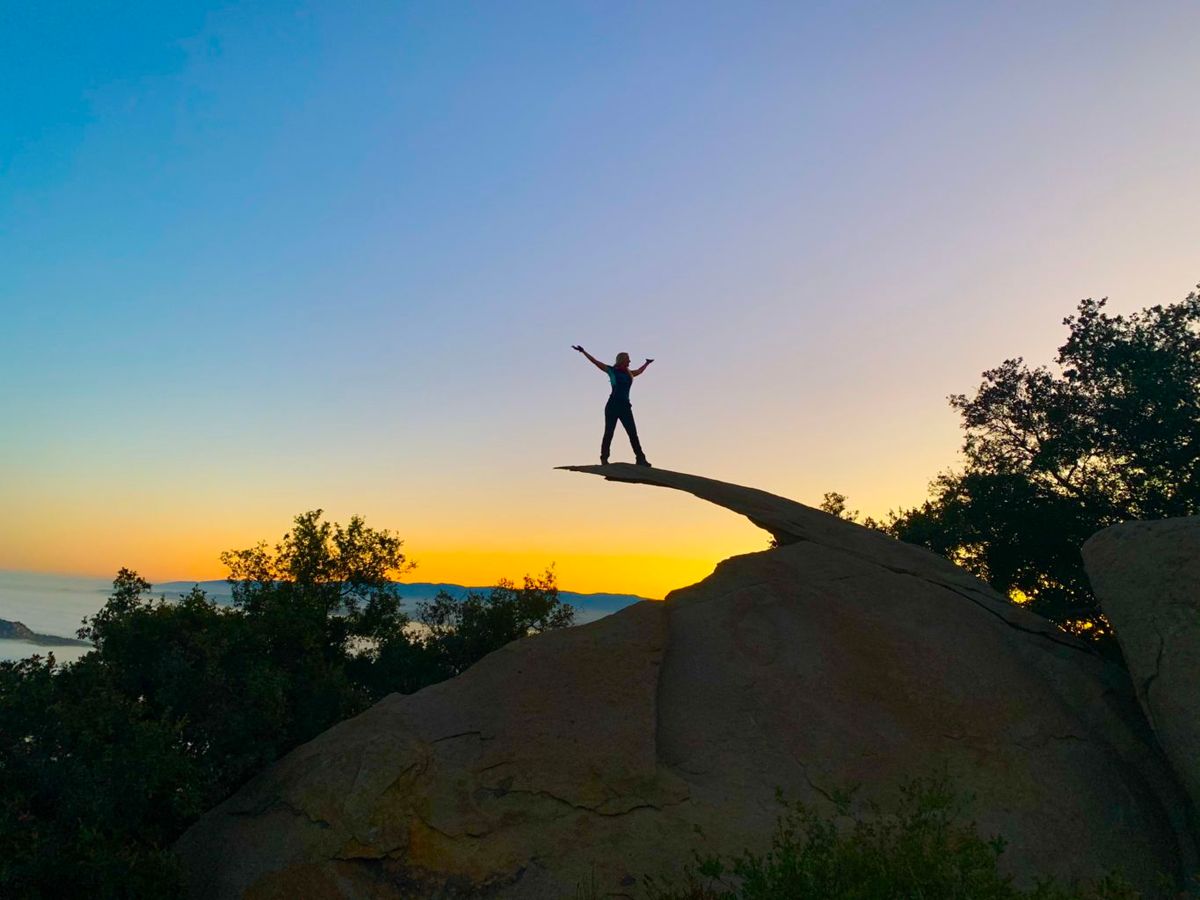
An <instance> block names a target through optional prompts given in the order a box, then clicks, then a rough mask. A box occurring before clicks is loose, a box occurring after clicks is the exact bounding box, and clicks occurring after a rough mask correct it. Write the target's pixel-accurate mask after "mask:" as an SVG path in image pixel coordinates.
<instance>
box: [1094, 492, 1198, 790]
mask: <svg viewBox="0 0 1200 900" xmlns="http://www.w3.org/2000/svg"><path fill="white" fill-rule="evenodd" d="M1083 563H1084V568H1085V569H1086V570H1087V574H1088V578H1089V579H1090V580H1091V582H1092V589H1093V590H1094V591H1095V592H1096V596H1097V597H1098V598H1099V600H1100V605H1101V608H1102V609H1103V610H1104V615H1105V616H1107V617H1108V619H1109V621H1110V622H1112V624H1113V628H1114V630H1115V631H1116V633H1117V640H1118V641H1119V642H1120V644H1121V651H1122V652H1123V653H1124V654H1125V661H1126V663H1128V665H1129V671H1130V672H1131V673H1132V675H1133V682H1134V686H1135V687H1136V689H1137V696H1138V700H1140V701H1141V704H1142V708H1143V709H1144V710H1145V711H1146V716H1147V718H1149V720H1150V724H1151V725H1152V726H1153V727H1154V731H1155V734H1157V735H1158V740H1159V743H1161V744H1162V747H1163V750H1164V751H1165V752H1166V754H1167V757H1168V758H1169V759H1170V760H1171V763H1172V765H1174V767H1175V771H1176V773H1177V774H1178V776H1179V780H1180V781H1181V782H1182V783H1183V785H1184V787H1185V788H1186V789H1187V791H1188V793H1189V794H1190V795H1191V798H1192V802H1193V803H1194V804H1195V806H1196V807H1197V808H1200V516H1191V517H1189V518H1183V519H1163V520H1161V521H1157V522H1125V523H1124V524H1121V525H1114V526H1113V527H1112V528H1106V529H1104V530H1103V531H1101V532H1099V533H1097V534H1095V535H1093V536H1092V537H1091V538H1090V539H1089V540H1088V542H1087V543H1086V544H1084V545H1083Z"/></svg>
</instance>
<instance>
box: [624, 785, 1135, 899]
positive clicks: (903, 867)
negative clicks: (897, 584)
mask: <svg viewBox="0 0 1200 900" xmlns="http://www.w3.org/2000/svg"><path fill="white" fill-rule="evenodd" d="M782 802H783V801H782V798H781V803H782ZM967 805H968V803H967V799H966V798H964V797H963V796H961V795H960V794H958V793H957V792H956V791H955V790H954V789H953V788H952V786H951V784H950V782H949V780H948V779H947V778H945V777H944V776H938V777H930V778H921V779H915V780H913V781H910V782H908V783H907V784H905V785H904V786H903V787H902V788H901V791H900V799H899V802H898V804H897V805H896V808H895V809H893V810H890V811H886V810H884V809H882V808H881V807H880V806H879V805H877V804H875V803H871V802H865V803H855V802H853V800H852V798H851V797H850V796H849V795H843V796H839V797H837V798H835V807H836V808H835V810H834V811H833V812H831V813H829V814H825V815H822V814H820V813H818V812H816V811H815V810H813V809H811V808H809V807H808V806H805V805H804V804H802V803H790V804H788V803H784V810H785V811H784V812H783V814H782V815H781V816H780V819H779V823H778V826H777V828H776V830H775V833H774V835H773V836H772V838H771V847H770V849H769V850H768V851H766V852H765V853H763V854H756V853H752V852H750V851H745V852H743V853H742V854H741V855H740V856H732V857H730V856H722V855H708V856H697V858H696V861H695V864H694V865H693V866H691V867H688V868H686V870H685V871H686V875H685V877H684V878H683V880H682V883H675V882H669V881H662V880H655V879H647V881H646V888H647V893H648V896H649V897H650V898H651V900H908V898H911V900H1136V898H1139V897H1140V896H1141V895H1140V894H1139V893H1138V892H1137V891H1135V890H1133V889H1132V888H1131V887H1130V886H1129V885H1128V884H1127V883H1126V882H1125V881H1124V880H1123V879H1122V878H1121V877H1120V876H1118V875H1115V874H1114V875H1110V876H1109V877H1106V878H1104V879H1101V880H1100V881H1097V882H1095V883H1090V884H1073V885H1062V884H1058V883H1055V882H1054V881H1052V880H1049V879H1047V880H1045V881H1043V882H1040V883H1039V884H1037V885H1036V886H1035V887H1033V888H1032V889H1030V890H1021V889H1019V888H1017V887H1015V886H1014V885H1013V884H1012V881H1011V879H1010V878H1009V877H1008V876H1005V875H1002V874H1001V873H1000V871H999V869H998V866H997V863H998V861H999V859H1000V856H1001V854H1002V853H1003V851H1004V841H1003V840H1002V839H1001V838H998V837H994V838H991V839H989V840H984V839H982V838H981V837H979V835H978V834H977V833H976V830H975V826H974V823H973V822H967V821H966V820H965V813H966V809H967Z"/></svg>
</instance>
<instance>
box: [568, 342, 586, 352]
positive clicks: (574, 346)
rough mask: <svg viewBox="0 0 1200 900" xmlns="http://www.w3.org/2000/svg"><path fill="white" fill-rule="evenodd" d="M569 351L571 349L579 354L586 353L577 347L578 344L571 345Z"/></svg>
mask: <svg viewBox="0 0 1200 900" xmlns="http://www.w3.org/2000/svg"><path fill="white" fill-rule="evenodd" d="M571 349H572V350H578V351H579V352H580V353H585V352H586V351H585V350H584V349H583V347H581V346H579V344H572V345H571Z"/></svg>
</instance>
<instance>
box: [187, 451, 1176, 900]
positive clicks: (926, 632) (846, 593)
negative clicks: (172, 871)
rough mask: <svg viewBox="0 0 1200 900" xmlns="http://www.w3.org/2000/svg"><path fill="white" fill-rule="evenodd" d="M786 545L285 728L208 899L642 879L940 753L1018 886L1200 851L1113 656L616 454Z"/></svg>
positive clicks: (922, 555)
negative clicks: (292, 742)
mask: <svg viewBox="0 0 1200 900" xmlns="http://www.w3.org/2000/svg"><path fill="white" fill-rule="evenodd" d="M578 471H584V472H590V473H595V474H600V475H603V476H605V477H607V478H609V479H610V480H623V481H641V482H645V483H651V484H657V485H660V486H664V487H672V488H676V489H680V490H685V491H689V492H691V493H694V494H696V495H697V496H700V497H702V498H704V499H708V500H712V501H713V502H717V503H720V504H721V505H724V506H727V507H729V508H730V509H733V510H735V511H737V512H740V513H742V514H745V515H748V516H749V517H750V518H751V519H752V520H753V521H755V522H757V523H758V524H760V525H762V526H763V527H766V528H767V529H768V530H770V531H771V532H772V533H773V534H775V535H776V537H777V538H778V539H779V543H780V544H781V545H782V546H780V547H778V548H776V549H771V550H765V551H763V552H760V553H752V554H747V555H745V556H739V557H735V558H733V559H729V560H726V561H725V562H723V563H721V564H720V565H719V566H718V567H717V569H716V571H715V572H713V574H712V575H710V576H709V577H708V578H706V579H705V580H704V581H702V582H700V583H699V584H696V585H693V586H691V587H688V588H684V589H682V590H678V591H674V592H673V593H672V594H670V595H669V596H668V597H667V599H666V600H665V601H664V602H661V603H656V602H642V603H638V604H635V605H634V606H631V607H627V608H626V609H624V610H621V611H620V612H618V613H615V614H614V615H612V616H609V617H608V618H605V619H602V620H600V621H598V622H594V623H592V624H589V625H585V626H580V627H576V628H572V629H567V630H564V631H560V632H556V633H550V634H545V635H541V636H538V637H535V638H529V639H526V640H521V641H517V642H515V643H513V644H510V645H508V646H507V647H505V648H504V649H502V650H500V651H498V652H496V653H493V654H492V655H490V656H488V657H487V658H485V659H484V660H482V661H481V662H479V663H478V664H476V665H475V666H474V667H473V668H471V669H470V670H469V671H467V672H466V673H464V674H463V675H461V676H459V677H457V678H454V679H452V680H450V681H447V682H444V683H442V684H439V685H435V686H433V687H430V688H427V689H425V690H423V691H421V692H419V693H417V694H413V695H409V696H402V695H392V696H390V697H388V698H386V699H384V700H383V701H381V702H379V703H377V704H376V705H375V706H373V707H372V708H371V709H369V710H367V711H366V712H364V713H363V714H362V715H359V716H357V717H356V718H354V719H350V720H348V721H346V722H342V723H341V724H339V725H337V726H335V727H334V728H331V729H330V730H329V731H327V732H325V733H324V734H322V735H320V736H319V737H317V738H316V739H315V740H313V741H311V742H309V743H308V744H305V745H304V746H302V747H299V748H298V749H296V750H295V751H293V752H292V753H291V754H289V755H288V756H287V757H285V758H284V759H282V760H281V761H280V762H279V763H277V764H276V765H274V766H273V767H271V768H270V769H268V770H267V771H265V772H264V773H262V774H261V775H260V776H258V777H257V778H255V779H254V780H253V781H251V782H250V783H249V784H247V785H246V786H245V787H244V788H243V789H242V790H241V791H240V792H238V793H237V794H236V795H235V796H234V797H232V798H230V799H229V800H227V801H226V802H225V803H223V804H221V805H220V806H219V807H217V808H216V809H214V810H212V811H210V812H209V813H208V814H206V815H205V816H204V817H203V818H202V819H201V820H200V821H199V822H197V823H196V824H195V825H194V826H193V827H192V828H191V829H190V830H189V831H188V832H187V833H186V834H185V835H184V836H183V837H182V838H181V839H180V841H179V843H178V845H177V848H176V849H177V851H178V853H179V855H180V858H181V860H182V861H183V865H184V869H185V872H186V875H187V878H188V881H189V887H190V889H191V892H192V894H193V895H194V896H197V897H240V896H246V897H251V898H285V897H286V898H290V897H293V896H304V897H313V898H322V897H380V898H382V897H465V896H487V897H505V898H506V897H522V898H561V897H571V896H576V895H577V893H578V894H579V895H581V896H600V897H634V896H638V895H639V894H640V885H641V882H642V878H643V876H644V875H647V874H651V875H656V876H660V875H671V874H678V873H679V872H680V867H681V866H683V865H685V864H687V863H689V862H691V860H692V853H693V850H700V851H723V852H739V851H741V850H742V849H744V848H755V849H765V845H766V843H767V841H768V839H769V836H770V834H771V831H772V830H773V827H774V824H775V821H776V818H777V816H778V814H779V813H780V811H781V809H780V807H779V805H778V803H777V801H776V799H775V796H776V791H777V789H778V790H782V791H783V793H784V794H785V795H786V796H787V797H789V798H793V799H798V800H801V801H804V802H806V803H810V804H814V805H818V806H820V805H821V804H823V803H825V802H827V797H828V795H829V794H831V793H832V792H833V791H834V790H836V789H839V788H844V787H847V786H849V785H853V784H858V785H860V786H861V787H860V796H864V797H870V798H876V799H880V800H886V799H887V798H888V797H890V796H894V791H895V788H896V787H897V786H898V785H899V784H900V783H902V782H903V781H905V780H907V779H909V778H911V777H913V776H917V775H923V774H929V773H931V772H933V771H937V770H941V769H948V770H949V772H950V773H951V775H952V776H953V777H954V779H955V780H956V782H957V784H958V786H959V787H960V788H961V789H962V790H964V791H966V792H968V793H970V794H973V795H974V796H975V805H974V808H973V814H974V817H975V819H976V821H977V822H978V823H979V827H980V831H981V833H983V834H984V835H990V834H995V833H999V834H1002V835H1003V836H1004V837H1006V838H1007V839H1008V841H1009V844H1008V850H1007V851H1006V853H1005V854H1004V856H1003V857H1002V861H1003V862H1004V865H1006V866H1007V867H1008V869H1009V871H1011V872H1012V873H1013V874H1014V875H1016V876H1017V877H1018V878H1019V879H1023V880H1028V879H1029V878H1031V877H1032V876H1033V875H1036V874H1054V875H1058V876H1062V877H1076V876H1080V877H1087V876H1096V875H1100V874H1102V873H1104V872H1107V871H1109V870H1111V869H1113V868H1122V869H1124V870H1125V872H1126V874H1127V876H1128V877H1130V878H1131V879H1132V880H1133V881H1134V882H1135V883H1139V884H1142V885H1146V886H1149V885H1151V884H1153V882H1154V879H1155V878H1156V876H1157V875H1158V873H1160V872H1163V873H1167V874H1169V875H1178V874H1179V873H1180V872H1181V871H1183V870H1184V869H1186V868H1187V867H1190V866H1191V865H1192V864H1193V862H1194V855H1193V854H1194V844H1193V843H1192V840H1191V838H1190V837H1189V836H1188V833H1187V830H1186V825H1185V824H1184V813H1183V810H1184V809H1185V800H1184V798H1183V795H1182V794H1181V792H1180V790H1179V788H1178V786H1177V784H1176V782H1175V781H1174V779H1173V777H1172V776H1171V774H1170V772H1169V769H1168V766H1167V765H1166V763H1165V761H1164V760H1163V759H1162V757H1161V754H1160V753H1159V752H1158V750H1157V748H1156V746H1155V744H1154V742H1153V737H1152V736H1151V735H1150V734H1149V731H1148V729H1147V727H1146V725H1145V721H1144V719H1143V718H1142V716H1141V714H1140V711H1139V710H1138V708H1137V701H1136V699H1135V697H1134V695H1133V692H1132V688H1131V687H1130V685H1129V682H1128V678H1127V676H1125V674H1124V673H1123V672H1122V671H1121V670H1119V669H1117V668H1116V667H1114V666H1112V665H1111V664H1109V663H1106V662H1105V661H1103V660H1102V659H1100V658H1099V657H1098V656H1096V655H1095V654H1093V653H1091V652H1090V651H1089V650H1088V649H1087V648H1086V647H1085V646H1084V645H1082V644H1080V643H1079V642H1077V641H1076V640H1074V639H1073V638H1071V637H1070V636H1068V635H1066V634H1064V633H1062V632H1060V631H1058V630H1057V629H1055V628H1054V627H1053V626H1051V625H1049V624H1048V623H1046V622H1045V621H1044V620H1041V619H1039V618H1037V617H1036V616H1033V615H1032V614H1030V613H1027V612H1025V611H1023V610H1021V609H1019V608H1017V607H1014V606H1013V605H1012V604H1009V603H1007V602H1005V601H1004V600H1003V599H1002V598H1000V597H999V596H997V595H996V594H995V593H994V592H992V591H991V590H990V589H989V588H988V587H987V586H986V585H984V584H982V583H980V582H979V581H977V580H975V579H973V578H972V577H971V576H969V575H967V574H966V573H965V572H963V571H962V570H960V569H958V568H956V567H955V566H953V565H952V564H951V563H949V562H948V561H946V560H944V559H942V558H941V557H938V556H936V555H934V554H932V553H929V552H927V551H925V550H923V549H920V548H917V547H911V546H908V545H905V544H901V543H899V542H896V541H893V540H891V539H890V538H887V537H885V536H883V535H881V534H878V533H875V532H871V531H868V530H867V529H864V528H861V527H859V526H857V525H853V524H851V523H849V522H845V521H842V520H840V519H837V518H835V517H833V516H829V515H827V514H825V513H822V512H819V511H818V510H814V509H810V508H808V507H805V506H802V505H800V504H797V503H794V502H792V501H789V500H786V499H784V498H781V497H774V496H772V495H770V494H766V493H764V492H761V491H755V490H752V489H749V488H741V487H738V486H736V485H730V484H724V483H722V482H717V481H711V480H709V479H702V478H697V477H695V476H690V475H683V474H679V473H673V472H667V471H663V470H658V469H649V470H648V469H644V468H643V469H639V468H637V467H634V466H629V465H610V466H604V467H599V466H595V467H579V468H578Z"/></svg>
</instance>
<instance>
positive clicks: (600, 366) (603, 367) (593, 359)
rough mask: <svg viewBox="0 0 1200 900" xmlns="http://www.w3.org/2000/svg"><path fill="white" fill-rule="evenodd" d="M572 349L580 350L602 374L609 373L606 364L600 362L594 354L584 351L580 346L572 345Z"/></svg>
mask: <svg viewBox="0 0 1200 900" xmlns="http://www.w3.org/2000/svg"><path fill="white" fill-rule="evenodd" d="M571 349H572V350H578V351H579V352H580V353H582V354H583V355H584V356H586V357H587V358H588V359H589V360H591V362H592V365H593V366H595V367H596V368H597V369H599V370H600V371H601V372H605V373H607V372H608V366H606V365H605V364H604V363H602V362H600V360H598V359H596V357H594V356H592V354H590V353H588V352H587V351H586V350H584V349H583V348H582V347H581V346H579V345H578V344H572V345H571Z"/></svg>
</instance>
